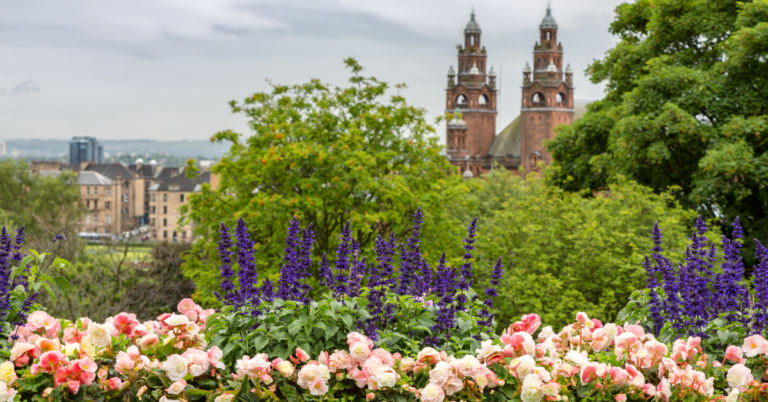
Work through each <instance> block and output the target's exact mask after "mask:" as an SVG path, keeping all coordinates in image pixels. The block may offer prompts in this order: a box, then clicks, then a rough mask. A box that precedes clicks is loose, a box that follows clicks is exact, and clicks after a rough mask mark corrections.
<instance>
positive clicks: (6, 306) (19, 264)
mask: <svg viewBox="0 0 768 402" xmlns="http://www.w3.org/2000/svg"><path fill="white" fill-rule="evenodd" d="M24 235H25V232H24V227H23V226H22V227H21V228H20V229H19V230H17V231H16V236H13V237H12V236H10V234H8V232H7V231H6V229H5V226H3V229H2V231H1V232H0V356H7V354H8V352H9V351H10V346H13V344H14V343H15V341H16V340H17V339H18V338H19V326H23V325H25V324H26V322H27V316H28V314H29V313H30V312H32V311H35V310H38V309H39V305H37V304H36V303H35V298H36V297H37V296H38V295H39V294H40V291H41V290H45V292H46V293H47V295H48V296H49V297H50V298H51V300H52V301H53V303H54V304H55V303H56V294H57V293H58V294H59V295H63V296H65V297H66V295H67V294H68V292H69V287H70V285H69V281H67V279H66V278H64V277H61V276H51V271H52V268H55V269H56V270H59V271H67V270H68V269H71V268H72V266H71V265H70V264H69V262H67V261H66V260H63V259H61V258H55V259H54V257H52V256H51V255H50V254H47V253H43V254H39V253H38V252H36V251H34V250H29V252H30V254H29V255H26V254H22V253H21V251H20V250H21V247H22V246H23V245H24ZM60 241H65V240H64V236H62V235H56V236H55V237H54V238H53V240H52V241H51V244H53V243H55V242H60ZM9 345H10V346H9Z"/></svg>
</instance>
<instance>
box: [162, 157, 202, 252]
mask: <svg viewBox="0 0 768 402" xmlns="http://www.w3.org/2000/svg"><path fill="white" fill-rule="evenodd" d="M210 182H211V173H210V172H205V173H203V174H201V175H200V176H199V177H198V178H197V179H196V180H192V179H189V178H187V176H185V175H183V174H178V175H175V176H174V177H172V178H169V179H167V180H164V181H162V182H160V183H156V184H153V185H152V186H151V187H150V188H149V194H150V212H149V217H150V219H149V226H150V232H151V238H152V239H153V240H161V241H180V242H190V241H192V229H193V227H192V223H191V222H185V221H183V220H182V219H181V213H180V211H179V208H180V207H181V206H182V205H184V204H185V203H186V202H187V201H189V196H190V195H191V194H193V193H196V192H199V191H200V189H201V187H202V184H203V183H210Z"/></svg>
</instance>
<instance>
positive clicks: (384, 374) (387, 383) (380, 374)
mask: <svg viewBox="0 0 768 402" xmlns="http://www.w3.org/2000/svg"><path fill="white" fill-rule="evenodd" d="M376 384H378V386H379V387H381V388H393V387H394V386H395V385H396V384H397V374H396V373H395V370H393V369H392V368H389V367H380V368H379V369H378V370H376Z"/></svg>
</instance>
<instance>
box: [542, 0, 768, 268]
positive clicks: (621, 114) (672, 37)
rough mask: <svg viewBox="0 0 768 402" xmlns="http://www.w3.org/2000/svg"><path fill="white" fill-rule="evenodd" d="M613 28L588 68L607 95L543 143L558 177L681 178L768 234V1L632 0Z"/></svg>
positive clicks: (685, 196) (706, 200) (597, 183)
mask: <svg viewBox="0 0 768 402" xmlns="http://www.w3.org/2000/svg"><path fill="white" fill-rule="evenodd" d="M610 31H611V33H613V34H614V35H617V36H618V37H619V39H620V40H619V42H618V44H617V45H616V46H615V47H614V48H613V49H611V50H610V51H609V52H608V53H607V55H606V57H605V58H604V59H603V60H599V61H596V62H594V63H593V64H592V65H591V66H590V67H589V69H588V71H587V72H588V74H589V75H590V77H591V80H592V81H593V82H594V83H599V82H605V83H606V86H607V94H606V97H605V99H604V100H602V101H599V102H595V103H593V104H591V105H590V106H589V110H588V112H587V113H586V114H585V115H584V117H583V118H582V119H581V120H579V121H577V122H575V123H574V124H573V125H572V126H563V127H561V128H560V131H559V133H558V135H557V136H556V137H555V139H554V140H553V141H551V142H550V143H549V145H548V149H549V150H550V151H551V152H552V155H553V158H554V160H555V163H554V165H555V166H559V167H560V168H561V169H560V170H556V171H555V172H556V174H555V179H556V181H557V182H558V183H559V185H560V186H562V187H563V188H564V189H567V190H572V191H577V190H580V189H585V188H586V189H590V190H592V191H597V190H600V189H602V188H604V186H606V184H607V183H608V182H610V180H611V178H613V177H616V176H618V175H623V176H626V177H627V178H629V179H632V180H637V181H638V182H639V183H640V184H642V185H644V186H648V187H650V188H652V189H653V190H654V191H656V192H661V191H665V190H666V189H668V188H669V187H670V186H677V187H679V188H681V189H682V191H681V192H679V193H678V194H677V198H678V200H679V201H680V202H681V204H682V205H684V206H686V207H689V208H694V209H696V210H698V212H700V213H701V214H702V215H703V216H704V217H705V218H707V219H708V220H709V221H710V222H713V223H717V224H719V225H720V227H721V229H722V230H723V231H726V227H727V223H728V222H732V221H733V219H734V218H735V217H736V216H737V215H740V216H742V218H744V222H743V224H744V231H745V234H746V236H747V238H755V237H759V238H765V237H768V218H766V216H768V209H767V208H768V207H767V206H768V192H766V190H765V188H764V186H763V184H762V183H764V182H765V180H766V178H768V176H767V175H768V170H766V166H768V164H767V163H766V158H768V154H766V151H768V142H767V141H766V140H765V137H766V136H765V133H766V129H767V128H768V66H766V62H767V61H768V46H767V45H766V44H767V43H768V1H766V0H756V1H750V2H739V1H736V0H716V1H712V0H642V1H637V2H632V3H625V4H622V5H620V6H618V7H617V8H616V19H615V20H614V22H613V24H612V25H611V29H610ZM715 219H718V220H715ZM751 251H753V252H754V250H751ZM751 254H753V253H750V254H749V255H751ZM749 255H748V256H747V257H748V258H750V257H749ZM750 259H751V258H750ZM750 262H752V261H750Z"/></svg>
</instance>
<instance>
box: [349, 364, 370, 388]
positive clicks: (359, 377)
mask: <svg viewBox="0 0 768 402" xmlns="http://www.w3.org/2000/svg"><path fill="white" fill-rule="evenodd" d="M349 378H351V379H353V380H354V381H355V383H356V384H357V387H358V388H363V387H365V383H366V382H367V381H368V377H367V376H366V375H365V373H364V372H363V371H362V370H359V369H357V368H354V369H352V371H350V372H349Z"/></svg>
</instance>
